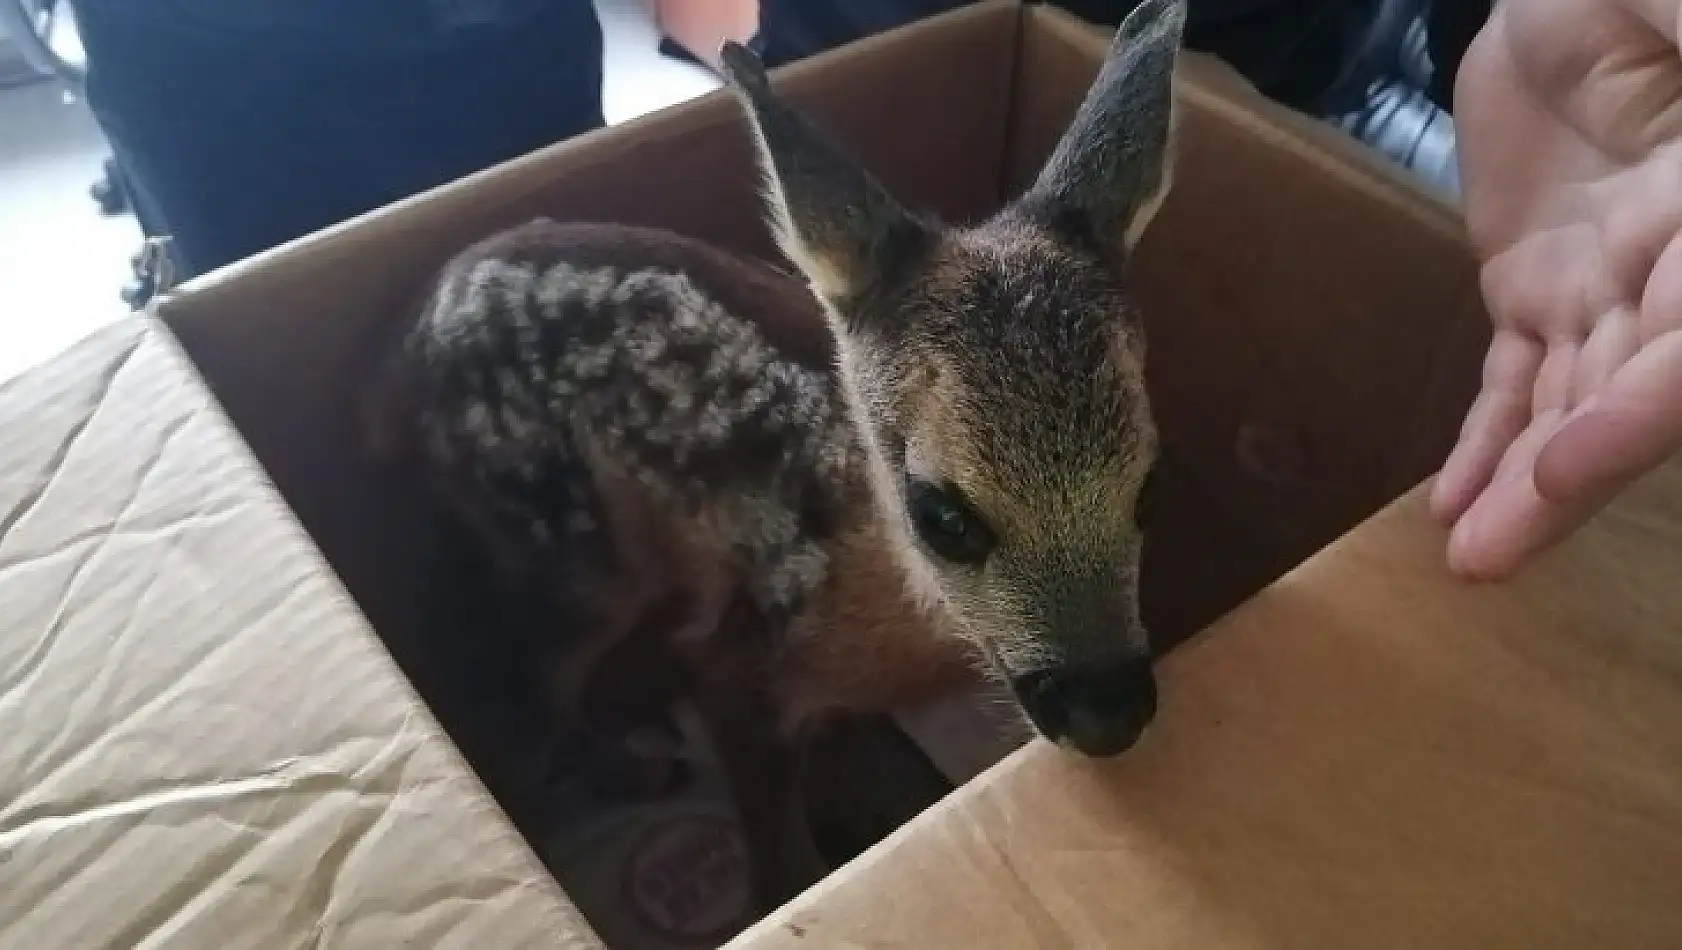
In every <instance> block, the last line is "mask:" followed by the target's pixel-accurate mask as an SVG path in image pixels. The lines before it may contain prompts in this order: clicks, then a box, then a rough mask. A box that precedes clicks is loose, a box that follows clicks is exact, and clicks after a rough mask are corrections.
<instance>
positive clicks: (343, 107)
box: [76, 0, 602, 276]
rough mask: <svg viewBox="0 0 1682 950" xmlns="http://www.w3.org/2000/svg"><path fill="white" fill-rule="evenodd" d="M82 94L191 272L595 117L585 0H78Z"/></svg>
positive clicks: (565, 133) (597, 49) (183, 268)
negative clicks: (260, 0)
mask: <svg viewBox="0 0 1682 950" xmlns="http://www.w3.org/2000/svg"><path fill="white" fill-rule="evenodd" d="M76 13H77V24H78V29H79V31H80V34H81V37H82V41H83V45H84V47H85V49H86V51H87V97H88V103H89V105H90V107H91V108H92V111H93V113H94V116H95V117H96V119H97V120H98V121H99V124H100V126H101V127H102V129H103V130H104V132H105V134H106V136H107V137H108V138H109V139H110V141H111V145H112V149H113V154H114V156H115V158H116V162H117V164H118V165H119V166H120V167H121V169H122V171H123V173H124V177H125V184H126V185H127V186H128V189H129V191H130V192H131V198H132V201H133V204H134V206H135V210H136V213H137V216H138V217H139V218H140V219H141V224H142V228H143V230H145V231H146V232H147V233H148V234H168V235H170V236H171V238H172V239H173V252H174V253H173V257H174V264H175V266H176V268H177V270H178V272H180V273H182V274H183V275H185V276H191V275H194V274H199V273H203V272H204V271H207V270H210V269H212V268H215V267H218V266H221V265H223V264H226V263H228V262H231V261H234V260H238V259H240V258H242V257H245V256H248V255H250V254H253V253H256V252H258V251H261V250H264V249H266V248H270V247H274V246H276V245H278V244H281V243H284V242H286V241H288V240H291V239H293V238H296V237H298V236H300V235H303V234H307V233H309V232H311V231H314V230H317V229H319V228H322V227H325V226H327V225H330V224H333V223H336V222H338V221H342V220H344V219H345V218H348V217H352V216H354V215H357V214H360V213H362V212H365V211H368V210H371V209H374V208H377V207H380V206H381V205H384V204H387V203H389V202H391V201H394V200H397V199H399V198H403V197H406V196H408V195H413V194H415V193H417V192H420V191H423V190H425V189H427V188H430V187H432V186H434V185H438V184H441V183H443V182H447V181H450V180H451V179H454V178H458V177H460V176H462V175H464V174H467V173H469V172H473V171H476V170H478V169H481V168H484V167H486V166H488V165H492V164H495V163H496V162H499V161H502V160H504V159H508V158H512V157H515V156H517V155H521V154H523V153H525V152H529V151H531V150H532V149H535V148H539V147H541V146H544V145H547V144H549V143H552V142H555V141H558V140H561V139H565V138H568V137H570V136H573V135H577V134H578V133H580V132H584V131H587V130H589V129H592V128H595V127H597V126H599V125H601V124H602V115H601V68H602V58H601V47H602V41H601V29H600V25H599V24H598V23H597V20H596V14H595V10H594V8H593V7H592V5H591V4H590V2H589V0H430V2H418V3H389V2H385V0H286V2H284V3H266V4H250V3H238V4H230V3H226V2H224V0H153V2H148V3H134V2H132V0H82V2H79V3H77V5H76Z"/></svg>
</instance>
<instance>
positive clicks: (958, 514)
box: [377, 0, 1185, 896]
mask: <svg viewBox="0 0 1682 950" xmlns="http://www.w3.org/2000/svg"><path fill="white" fill-rule="evenodd" d="M1184 18H1185V11H1184V3H1183V0H1146V2H1145V3H1143V4H1142V5H1140V6H1139V7H1138V8H1137V9H1136V10H1135V11H1134V13H1133V14H1132V15H1130V16H1129V17H1128V19H1127V20H1126V22H1125V23H1124V24H1123V25H1122V27H1121V29H1120V31H1119V33H1118V36H1117V39H1116V41H1115V45H1114V46H1113V48H1112V49H1111V52H1110V55H1109V57H1108V59H1107V60H1106V62H1105V63H1104V66H1103V68H1102V71H1101V73H1100V74H1099V76H1098V79H1097V81H1096V83H1095V85H1094V86H1093V88H1092V90H1091V91H1090V92H1089V93H1088V95H1087V98H1086V100H1085V101H1084V103H1083V104H1082V105H1081V107H1080V110H1079V112H1078V114H1077V115H1076V117H1075V119H1074V122H1073V124H1072V125H1071V127H1070V128H1069V129H1068V131H1067V132H1066V133H1065V135H1064V137H1063V139H1062V141H1061V142H1060V143H1059V144H1058V145H1057V147H1056V150H1055V151H1054V153H1053V154H1052V156H1051V158H1050V160H1049V161H1048V163H1047V164H1046V166H1045V168H1044V169H1043V171H1042V172H1041V173H1040V175H1039V177H1038V179H1037V180H1036V181H1035V183H1034V184H1033V186H1032V187H1031V188H1030V189H1029V190H1028V192H1027V193H1026V194H1025V195H1023V196H1022V197H1020V198H1019V199H1017V200H1016V201H1014V202H1013V203H1011V204H1010V205H1009V206H1008V207H1006V208H1005V209H1004V210H1003V211H1001V212H999V213H998V214H997V215H995V216H993V217H992V218H991V219H989V220H987V221H985V222H983V223H981V224H978V225H975V226H972V227H963V228H948V227H942V226H939V225H937V224H936V223H934V222H933V221H931V220H929V219H928V218H926V217H923V216H920V215H918V214H916V213H913V212H912V211H909V210H907V209H906V208H904V207H902V206H901V205H900V204H899V203H898V202H897V201H896V200H895V199H894V198H893V197H891V196H890V195H889V194H888V193H887V191H886V190H884V188H883V187H882V186H881V184H879V183H878V182H877V181H876V180H875V179H874V178H872V177H871V176H870V174H868V173H867V172H865V171H864V170H862V169H861V168H859V167H858V166H856V165H855V164H854V163H853V162H852V161H850V160H849V159H848V158H847V157H845V156H844V155H843V154H842V152H841V151H840V150H838V149H837V148H836V147H835V146H834V145H832V144H831V143H830V141H829V140H828V139H826V138H825V136H824V135H823V134H822V133H820V132H819V131H818V130H817V129H816V128H814V127H813V126H812V125H811V124H810V123H809V122H808V121H806V120H805V119H804V118H803V117H802V116H800V115H799V114H797V113H796V112H795V111H794V110H792V109H791V108H789V107H788V106H787V105H785V104H784V103H782V102H781V101H780V100H779V99H778V98H777V96H776V95H775V94H774V93H773V91H772V89H771V85H770V83H769V81H768V80H767V78H766V76H765V73H764V71H763V69H762V68H761V66H760V64H759V63H758V61H757V60H756V59H755V58H754V57H753V56H752V55H751V54H750V53H748V52H747V51H746V50H745V49H743V48H742V47H740V46H736V45H731V46H729V47H727V48H726V50H725V51H724V57H723V58H724V63H725V66H726V72H727V73H728V76H729V79H730V81H731V86H732V87H733V89H734V91H735V92H736V94H737V95H738V97H739V98H740V100H741V102H742V104H743V106H744V110H745V112H746V113H747V115H748V117H749V119H750V120H751V126H752V129H753V132H754V135H755V138H756V140H757V143H758V147H759V153H760V158H761V164H762V168H763V171H764V175H765V180H766V194H767V204H768V206H769V216H770V219H771V224H772V227H773V228H774V231H775V235H776V237H777V240H778V243H779V245H780V246H781V248H782V250H783V251H784V252H785V253H786V255H787V256H788V258H789V259H790V260H791V261H793V262H794V263H795V265H796V266H797V267H798V268H799V270H800V272H801V273H802V275H803V276H804V278H805V281H806V283H807V284H809V287H810V289H809V290H808V289H807V287H805V286H802V284H801V283H800V282H799V281H797V280H795V279H794V278H792V277H789V276H786V275H785V274H783V273H782V272H781V271H777V270H774V269H772V268H770V267H768V266H766V265H764V264H761V263H758V262H756V261H750V260H747V259H743V258H738V257H735V256H733V255H729V254H726V253H724V252H723V251H720V250H717V249H714V248H711V247H709V246H706V245H703V244H700V243H698V242H696V241H693V240H689V239H687V238H684V237H681V236H678V235H674V234H669V233H664V232H657V231H647V230H641V229H633V228H625V227H615V226H606V225H563V224H556V223H554V222H549V221H538V222H534V223H533V224H530V225H527V226H525V227H523V228H520V229H516V230H514V231H511V232H508V233H506V234H503V235H499V236H497V237H494V238H491V239H489V240H487V241H485V242H483V243H481V244H479V245H478V246H476V247H474V248H472V249H470V250H468V251H467V252H466V253H464V254H462V255H461V256H459V257H458V258H456V259H455V260H454V261H452V262H451V263H450V264H449V265H448V266H447V267H446V268H445V269H444V271H443V274H442V276H441V278H440V279H439V281H438V282H437V285H436V287H435V289H434V291H433V293H432V296H431V298H430V300H429V302H428V304H427V305H426V307H425V308H424V312H423V313H422V314H421V315H420V318H419V320H418V322H416V323H415V324H414V325H413V326H412V327H409V328H408V329H407V331H406V336H405V338H404V340H403V342H402V344H401V346H399V347H397V348H396V352H394V353H393V354H392V358H391V359H390V360H389V363H388V365H389V367H390V370H391V371H390V372H389V373H387V374H386V375H385V377H384V378H383V380H382V383H383V386H382V388H381V394H380V396H379V399H378V400H377V405H378V406H379V407H381V408H380V410H379V411H380V417H379V420H378V421H379V422H380V424H381V425H382V426H385V427H386V430H387V431H388V432H389V430H390V427H391V425H393V424H394V423H395V424H396V425H398V426H399V427H401V428H403V429H405V430H406V431H408V432H409V433H410V434H411V435H412V436H413V442H414V443H415V444H416V445H417V446H418V447H419V450H420V457H421V458H422V460H423V462H424V465H423V468H424V470H425V471H426V473H427V475H428V476H429V480H430V481H431V482H432V483H434V484H435V485H436V486H437V487H438V489H439V490H440V496H441V497H442V498H444V499H445V500H446V501H447V503H448V504H449V505H450V507H451V508H452V509H453V510H455V511H456V512H457V513H458V514H459V515H461V516H462V517H463V519H464V521H465V522H466V523H468V524H471V525H473V526H475V527H476V528H477V529H478V535H479V536H480V537H482V538H483V540H484V542H485V545H486V549H487V551H489V552H491V554H492V556H493V557H494V558H495V559H496V562H497V563H498V564H499V565H501V566H502V567H503V568H504V569H505V570H506V571H507V572H508V573H510V574H512V575H521V576H524V577H526V578H527V579H528V580H529V581H532V582H534V583H535V587H536V588H538V589H542V590H544V591H545V592H546V593H547V594H549V595H552V596H554V597H555V598H556V600H557V603H560V604H565V605H566V606H567V607H568V608H570V609H577V608H578V607H579V606H580V605H583V606H584V607H585V608H587V609H588V611H589V616H588V621H589V622H588V624H587V627H588V629H589V630H590V633H589V634H588V636H581V637H576V638H572V640H571V641H570V642H562V641H563V640H566V638H564V637H560V636H557V637H556V640H557V643H556V656H557V658H558V659H557V663H556V668H557V669H558V670H566V671H567V672H566V673H565V674H560V676H561V678H560V680H558V681H557V683H556V687H555V688H556V691H557V694H559V695H562V696H563V697H565V700H566V701H567V702H569V703H573V702H576V692H577V690H578V689H579V688H580V684H581V683H582V678H581V674H579V673H578V672H577V671H578V670H581V669H588V668H589V666H590V662H591V660H592V659H593V658H596V657H600V656H603V655H605V654H606V653H607V652H608V651H610V650H612V649H614V648H615V647H616V646H617V645H619V644H622V643H624V642H626V639H627V638H628V637H630V636H631V635H632V631H633V630H635V629H638V627H639V624H645V622H646V618H647V617H648V616H649V615H650V614H651V613H655V612H660V613H661V615H662V616H664V617H667V618H668V621H669V622H668V623H667V625H666V626H665V627H664V629H663V631H662V633H661V634H660V636H659V637H658V638H657V639H658V642H659V644H660V645H661V648H662V649H670V650H672V651H674V652H675V653H677V654H678V655H680V656H681V657H683V659H684V661H685V662H686V664H687V665H688V667H689V668H690V669H691V670H692V671H693V683H692V687H693V689H694V691H695V694H696V696H697V697H698V698H697V705H698V706H699V707H700V708H701V709H702V711H703V713H704V714H705V715H706V716H707V717H708V718H709V719H710V721H711V723H712V726H713V731H714V732H715V733H716V738H717V740H718V744H719V746H720V749H721V753H722V756H721V757H722V758H723V759H724V761H725V767H726V770H727V771H728V772H729V773H731V777H732V787H733V792H734V793H735V795H736V796H737V798H738V804H739V805H740V807H741V810H742V812H743V813H744V819H745V825H746V826H747V831H748V836H749V847H750V849H751V850H752V851H753V853H754V857H755V860H756V865H757V867H758V871H759V873H760V874H761V875H762V878H764V879H768V880H771V881H773V882H779V881H780V882H781V884H780V886H778V885H777V884H773V885H771V886H772V887H773V888H774V889H775V890H776V891H785V890H786V889H788V888H791V887H799V886H803V885H804V884H806V883H808V882H809V880H810V878H812V877H813V876H814V875H815V874H816V873H818V872H819V868H818V866H817V865H816V863H815V862H814V861H813V860H811V854H810V852H809V844H808V843H807V842H804V841H803V840H802V839H801V836H800V834H799V833H798V827H799V826H800V824H801V819H800V816H799V815H798V813H797V811H796V805H797V803H798V802H797V799H796V797H795V796H793V795H792V793H791V786H790V785H789V782H790V780H791V779H792V776H793V770H794V766H793V760H792V758H791V755H792V753H791V752H790V749H791V748H792V747H793V744H792V743H790V742H789V741H788V738H789V737H790V735H791V734H792V733H793V731H795V730H798V729H799V728H800V727H801V726H802V724H804V723H806V722H808V721H810V720H811V719H812V718H813V717H814V716H815V715H817V714H820V713H825V712H829V711H836V710H848V709H853V710H880V709H890V708H894V707H897V706H900V705H903V704H907V703H910V702H914V701H918V700H921V699H923V698H926V697H929V696H931V695H933V694H935V693H938V692H940V691H942V690H944V689H946V688H948V687H950V686H952V685H955V684H958V683H960V682H962V681H963V680H964V679H965V678H966V677H967V676H969V675H970V674H971V672H972V671H973V670H975V669H977V668H980V669H982V670H986V671H991V672H993V673H994V674H996V675H997V676H998V677H1000V678H1002V679H1003V680H1004V681H1006V682H1008V684H1009V686H1010V688H1011V689H1012V690H1013V692H1014V693H1015V695H1016V697H1017V698H1018V699H1019V700H1020V703H1021V706H1022V708H1023V709H1024V710H1025V711H1026V713H1027V715H1028V717H1029V718H1030V719H1031V720H1032V722H1033V723H1034V725H1035V726H1036V727H1037V728H1038V730H1039V731H1040V732H1041V733H1043V734H1044V735H1045V736H1047V737H1048V738H1050V739H1053V740H1056V741H1058V742H1060V743H1062V744H1065V745H1068V746H1071V747H1073V748H1074V749H1076V750H1079V751H1080V752H1083V753H1087V754H1091V755H1112V754H1115V753H1119V752H1121V751H1123V750H1125V749H1127V748H1128V747H1129V746H1131V745H1132V744H1133V743H1134V742H1135V741H1136V740H1137V739H1138V737H1139V735H1140V733H1141V731H1142V730H1143V729H1144V728H1145V726H1146V725H1147V724H1148V722H1149V721H1150V719H1151V718H1152V716H1153V715H1154V712H1155V708H1156V689H1155V685H1154V680H1153V677H1152V673H1151V667H1150V650H1149V644H1148V642H1147V637H1146V633H1145V630H1144V628H1143V626H1142V624H1141V621H1140V617H1139V607H1138V579H1139V561H1140V548H1141V541H1142V529H1141V526H1140V524H1139V510H1140V507H1141V495H1142V494H1143V492H1144V491H1145V487H1146V484H1147V481H1148V479H1149V476H1150V473H1151V470H1152V466H1153V464H1154V462H1155V459H1156V454H1157V433H1156V429H1155V427H1154V424H1153V422H1152V417H1151V412H1150V406H1149V402H1148V400H1147V397H1146V392H1145V378H1144V339H1143V331H1142V326H1141V322H1140V318H1139V315H1138V313H1137V311H1136V309H1135V307H1134V305H1133V303H1132V301H1131V300H1130V298H1129V295H1128V292H1127V284H1126V280H1125V277H1124V265H1125V264H1126V262H1127V259H1128V257H1129V254H1130V252H1131V250H1132V248H1133V247H1134V244H1135V242H1136V241H1137V240H1138V238H1139V235H1140V233H1141V231H1142V230H1143V229H1144V228H1145V226H1146V224H1147V223H1148V222H1149V221H1150V219H1151V216H1152V215H1153V214H1154V212H1155V211H1156V209H1157V207H1158V206H1159V204H1160V203H1161V201H1162V198H1163V196H1164V194H1165V193H1166V192H1167V190H1168V186H1169V177H1170V165H1171V162H1172V139H1173V128H1174V123H1173V93H1172V76H1173V71H1174V64H1175V60H1176V56H1177V52H1178V49H1179V45H1180V38H1181V34H1182V31H1183V26H1184ZM764 314H777V315H779V316H778V318H779V319H781V320H782V322H783V323H784V324H785V325H786V324H787V323H788V322H789V320H790V319H791V318H799V317H802V316H805V317H807V318H808V319H811V320H814V321H815V320H823V321H824V322H826V323H827V326H828V327H829V329H830V331H831V333H832V336H833V340H834V344H835V346H834V355H833V360H834V366H833V367H824V366H821V365H819V366H816V367H814V366H812V365H810V362H806V363H803V362H801V361H799V360H796V359H794V358H792V357H791V356H790V354H789V353H788V352H787V351H786V350H785V349H784V348H780V347H778V346H776V345H775V344H774V343H773V342H772V341H771V340H770V338H769V337H770V334H769V333H768V332H767V330H766V327H767V326H768V325H769V323H770V322H774V321H761V320H760V319H759V316H760V315H764ZM820 314H821V316H820ZM674 605H675V606H674ZM671 618H676V619H675V620H673V619H671ZM778 896H781V895H780V894H779V895H778Z"/></svg>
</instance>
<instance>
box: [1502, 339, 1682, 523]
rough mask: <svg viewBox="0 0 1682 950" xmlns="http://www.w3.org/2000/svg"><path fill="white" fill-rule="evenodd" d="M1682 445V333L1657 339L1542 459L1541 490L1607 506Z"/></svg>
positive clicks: (1564, 500) (1560, 499)
mask: <svg viewBox="0 0 1682 950" xmlns="http://www.w3.org/2000/svg"><path fill="white" fill-rule="evenodd" d="M1679 446H1682V331H1672V332H1670V333H1667V334H1664V335H1662V336H1659V337H1656V338H1654V339H1653V340H1652V341H1650V342H1649V343H1648V344H1647V345H1646V346H1645V347H1643V348H1642V349H1641V350H1640V351H1639V352H1637V353H1636V354H1635V356H1634V357H1632V358H1631V359H1630V360H1629V362H1627V363H1625V364H1624V365H1623V366H1621V367H1619V368H1618V370H1617V372H1615V373H1613V374H1612V376H1611V377H1610V378H1609V379H1608V380H1607V381H1606V383H1605V385H1604V386H1603V387H1602V388H1601V390H1600V392H1598V393H1596V394H1595V395H1593V396H1591V397H1590V398H1589V399H1588V400H1586V401H1585V402H1584V403H1583V405H1582V406H1581V407H1579V408H1578V410H1577V412H1576V413H1575V414H1573V416H1572V417H1571V419H1570V420H1568V421H1567V422H1566V423H1565V424H1564V425H1563V426H1561V427H1560V430H1559V431H1558V432H1556V433H1555V434H1554V436H1553V437H1552V438H1551V439H1549V440H1548V443H1547V444H1546V445H1545V446H1543V447H1542V451H1541V453H1540V454H1539V455H1538V456H1537V458H1536V469H1535V479H1536V491H1537V493H1538V494H1540V495H1541V496H1542V497H1543V498H1545V499H1547V500H1548V501H1551V502H1555V503H1560V504H1581V503H1583V502H1585V501H1591V500H1592V501H1596V502H1600V503H1603V502H1605V501H1608V500H1610V499H1611V497H1612V496H1613V495H1614V494H1616V493H1617V492H1618V491H1619V490H1621V489H1622V488H1623V487H1624V486H1626V485H1628V484H1629V483H1630V482H1632V481H1634V480H1635V479H1637V478H1639V477H1641V476H1642V475H1644V474H1646V473H1647V472H1649V471H1651V470H1652V469H1655V468H1657V467H1658V466H1659V465H1661V464H1663V463H1664V461H1665V460H1666V459H1667V458H1669V457H1670V456H1671V455H1672V454H1673V453H1675V452H1676V450H1677V448H1678V447H1679Z"/></svg>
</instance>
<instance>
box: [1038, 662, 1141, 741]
mask: <svg viewBox="0 0 1682 950" xmlns="http://www.w3.org/2000/svg"><path fill="white" fill-rule="evenodd" d="M1011 689H1012V690H1014V691H1015V693H1016V698H1017V700H1018V701H1019V702H1021V703H1022V708H1023V709H1024V710H1026V711H1027V713H1028V718H1029V719H1031V720H1033V722H1034V728H1036V729H1038V730H1039V731H1040V733H1041V734H1042V735H1044V736H1045V737H1046V738H1047V739H1050V740H1051V741H1053V742H1056V743H1058V744H1059V745H1068V746H1072V747H1073V748H1074V749H1075V750H1076V751H1078V752H1081V753H1084V754H1085V755H1090V756H1094V757H1107V756H1113V755H1120V754H1121V753H1123V752H1126V751H1127V750H1128V749H1131V748H1132V747H1133V745H1134V743H1136V742H1138V741H1139V737H1140V736H1141V735H1143V734H1144V732H1145V727H1146V726H1148V725H1150V723H1151V720H1152V719H1153V718H1155V717H1156V677H1155V675H1153V674H1152V672H1151V662H1150V658H1149V657H1137V658H1131V659H1127V660H1125V661H1122V662H1120V663H1116V664H1111V665H1107V666H1101V667H1077V666H1060V667H1053V668H1049V669H1043V670H1036V671H1034V672H1032V673H1028V674H1025V675H1022V676H1017V677H1013V678H1012V679H1011Z"/></svg>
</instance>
